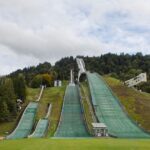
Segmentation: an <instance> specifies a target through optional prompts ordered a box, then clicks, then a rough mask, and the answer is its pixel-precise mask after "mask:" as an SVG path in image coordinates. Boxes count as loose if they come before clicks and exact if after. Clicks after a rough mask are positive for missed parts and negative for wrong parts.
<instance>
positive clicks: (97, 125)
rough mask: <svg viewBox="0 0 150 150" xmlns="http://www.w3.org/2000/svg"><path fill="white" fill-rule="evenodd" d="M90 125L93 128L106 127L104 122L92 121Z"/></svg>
mask: <svg viewBox="0 0 150 150" xmlns="http://www.w3.org/2000/svg"><path fill="white" fill-rule="evenodd" d="M92 126H93V127H94V128H107V126H106V125H105V124H104V123H92Z"/></svg>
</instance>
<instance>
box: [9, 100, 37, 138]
mask: <svg viewBox="0 0 150 150" xmlns="http://www.w3.org/2000/svg"><path fill="white" fill-rule="evenodd" d="M37 107H38V103H36V102H30V103H29V104H28V106H27V107H26V109H25V111H24V113H23V115H22V117H21V119H20V121H19V123H18V125H17V127H16V129H15V130H14V131H13V132H12V133H11V134H10V135H8V136H7V137H6V139H19V138H25V137H27V136H28V135H29V134H30V132H31V130H32V127H33V124H34V119H35V115H36V111H37Z"/></svg>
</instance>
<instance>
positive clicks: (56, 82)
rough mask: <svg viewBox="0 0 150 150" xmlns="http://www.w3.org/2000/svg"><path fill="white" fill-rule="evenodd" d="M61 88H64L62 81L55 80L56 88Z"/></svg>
mask: <svg viewBox="0 0 150 150" xmlns="http://www.w3.org/2000/svg"><path fill="white" fill-rule="evenodd" d="M58 86H59V87H61V86H62V81H61V80H55V81H54V87H58Z"/></svg>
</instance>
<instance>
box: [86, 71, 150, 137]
mask: <svg viewBox="0 0 150 150" xmlns="http://www.w3.org/2000/svg"><path fill="white" fill-rule="evenodd" d="M87 78H88V82H89V87H90V92H91V97H92V103H93V106H94V108H95V114H96V116H97V118H98V120H99V122H103V123H105V124H106V125H107V127H108V133H109V135H112V136H115V137H121V138H150V135H149V134H147V133H146V132H144V131H143V130H142V129H141V128H139V127H138V126H137V125H136V124H135V123H134V122H133V121H132V120H131V119H130V118H129V117H128V116H127V114H126V113H125V112H124V111H123V109H122V107H121V104H120V103H119V101H118V99H117V98H116V97H115V96H114V95H113V93H112V91H111V90H110V88H109V87H108V86H107V84H106V83H105V81H104V80H103V79H102V77H100V76H99V75H98V74H97V73H89V72H87Z"/></svg>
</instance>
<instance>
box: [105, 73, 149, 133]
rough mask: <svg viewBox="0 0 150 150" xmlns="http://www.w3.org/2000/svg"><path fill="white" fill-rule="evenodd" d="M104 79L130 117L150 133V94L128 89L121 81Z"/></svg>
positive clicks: (107, 77) (110, 78)
mask: <svg viewBox="0 0 150 150" xmlns="http://www.w3.org/2000/svg"><path fill="white" fill-rule="evenodd" d="M104 79H105V80H106V82H107V83H108V85H109V86H110V87H111V89H112V91H113V92H114V93H115V95H116V96H117V97H118V98H119V100H120V101H121V103H122V104H123V106H124V108H125V110H126V112H127V113H128V114H129V116H130V117H131V118H132V119H133V120H134V121H136V122H137V123H138V124H139V125H140V126H141V127H143V128H144V129H145V130H147V131H149V132H150V94H148V93H143V92H142V93H141V92H139V91H136V90H135V89H133V88H128V87H126V86H124V85H123V83H122V82H120V81H119V80H117V79H115V78H112V77H109V76H105V77H104Z"/></svg>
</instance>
